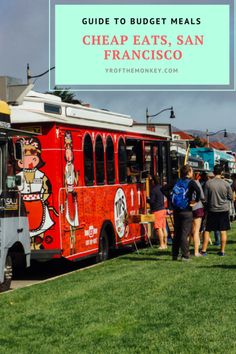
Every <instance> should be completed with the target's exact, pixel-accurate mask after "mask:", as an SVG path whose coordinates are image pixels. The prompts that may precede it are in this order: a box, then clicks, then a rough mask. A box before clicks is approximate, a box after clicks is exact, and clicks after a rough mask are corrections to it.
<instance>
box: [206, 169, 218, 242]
mask: <svg viewBox="0 0 236 354" xmlns="http://www.w3.org/2000/svg"><path fill="white" fill-rule="evenodd" d="M213 178H215V175H214V173H213V172H209V173H208V180H209V179H213ZM204 191H205V189H204ZM214 238H215V242H214V245H215V246H220V231H219V230H217V231H214ZM209 241H210V244H212V241H211V239H210V237H209Z"/></svg>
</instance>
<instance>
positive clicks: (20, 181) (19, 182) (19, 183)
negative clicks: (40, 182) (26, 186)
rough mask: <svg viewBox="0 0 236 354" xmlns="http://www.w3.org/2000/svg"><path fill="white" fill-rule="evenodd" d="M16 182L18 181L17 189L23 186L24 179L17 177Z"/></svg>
mask: <svg viewBox="0 0 236 354" xmlns="http://www.w3.org/2000/svg"><path fill="white" fill-rule="evenodd" d="M15 181H16V186H17V187H19V186H21V185H22V177H21V176H16V177H15Z"/></svg>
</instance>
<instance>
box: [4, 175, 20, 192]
mask: <svg viewBox="0 0 236 354" xmlns="http://www.w3.org/2000/svg"><path fill="white" fill-rule="evenodd" d="M6 184H7V188H8V189H15V188H16V186H21V184H22V178H21V176H7V180H6Z"/></svg>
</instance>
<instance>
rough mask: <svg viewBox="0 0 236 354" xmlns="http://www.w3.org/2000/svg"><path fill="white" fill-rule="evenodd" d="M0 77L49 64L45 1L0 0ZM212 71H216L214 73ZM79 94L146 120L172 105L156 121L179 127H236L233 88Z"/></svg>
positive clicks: (41, 82) (41, 86)
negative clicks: (173, 116) (172, 115)
mask: <svg viewBox="0 0 236 354" xmlns="http://www.w3.org/2000/svg"><path fill="white" fill-rule="evenodd" d="M0 48H1V54H0V76H2V75H8V76H13V77H17V78H21V79H23V81H24V82H26V65H27V63H30V68H31V73H32V75H36V74H40V73H42V72H43V71H45V70H47V69H48V0H0ZM216 75H217V73H216ZM34 89H35V90H37V91H40V92H45V91H47V90H48V78H47V77H43V78H40V79H38V80H37V82H36V84H35V88H34ZM77 95H78V97H79V98H80V99H82V100H83V101H85V102H88V103H90V104H91V105H92V106H93V107H96V108H106V109H109V110H112V111H115V112H119V113H124V114H129V115H131V116H132V117H133V118H134V119H136V120H137V121H142V122H144V121H145V110H146V107H148V108H149V112H150V114H154V113H157V112H159V111H160V110H161V109H163V108H166V107H170V106H173V107H174V110H175V114H176V119H175V120H170V119H168V117H169V112H165V113H163V114H162V115H160V116H159V117H158V120H156V121H157V122H160V123H173V124H174V125H175V126H177V127H178V128H181V129H200V130H206V129H209V130H211V131H216V130H220V129H224V128H226V129H227V130H228V131H230V132H236V123H235V116H236V114H235V112H236V94H235V92H160V91H158V92H78V93H77Z"/></svg>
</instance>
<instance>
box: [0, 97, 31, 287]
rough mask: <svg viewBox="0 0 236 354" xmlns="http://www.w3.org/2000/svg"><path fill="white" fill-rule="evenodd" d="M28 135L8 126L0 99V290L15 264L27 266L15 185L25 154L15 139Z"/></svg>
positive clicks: (23, 216) (26, 244)
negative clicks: (20, 162) (18, 163)
mask: <svg viewBox="0 0 236 354" xmlns="http://www.w3.org/2000/svg"><path fill="white" fill-rule="evenodd" d="M28 135H29V133H28V132H23V131H20V130H15V129H11V125H10V110H9V106H8V105H7V104H6V103H5V102H3V101H0V292H2V291H6V290H8V289H9V288H10V285H11V279H12V272H13V269H14V267H20V266H29V265H30V235H29V228H28V220H27V215H26V212H25V209H24V205H23V202H22V200H21V195H20V192H19V191H18V188H17V186H18V185H20V184H21V183H22V181H21V178H20V176H17V175H16V174H17V170H16V169H17V163H16V162H17V160H21V159H22V157H23V153H24V152H23V150H22V147H21V144H20V143H16V140H17V138H18V137H20V136H28ZM18 141H19V140H18Z"/></svg>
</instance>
